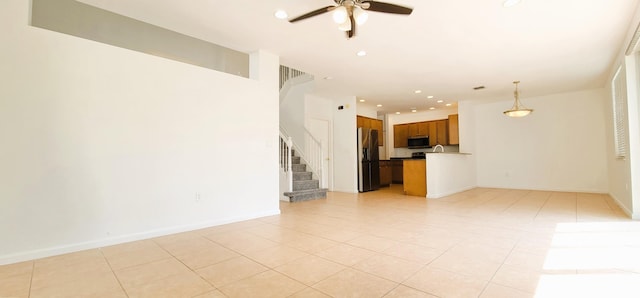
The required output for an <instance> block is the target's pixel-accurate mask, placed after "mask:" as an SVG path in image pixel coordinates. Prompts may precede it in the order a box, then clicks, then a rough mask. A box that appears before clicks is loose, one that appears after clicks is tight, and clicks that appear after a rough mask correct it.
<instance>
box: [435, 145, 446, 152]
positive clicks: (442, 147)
mask: <svg viewBox="0 0 640 298" xmlns="http://www.w3.org/2000/svg"><path fill="white" fill-rule="evenodd" d="M438 147H440V149H442V153H444V146H442V145H440V144H438V145H436V146H435V147H433V152H436V150H437V149H438Z"/></svg>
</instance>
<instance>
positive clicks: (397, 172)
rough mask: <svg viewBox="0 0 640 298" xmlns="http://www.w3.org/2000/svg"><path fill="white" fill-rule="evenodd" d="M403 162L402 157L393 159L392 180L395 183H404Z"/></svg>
mask: <svg viewBox="0 0 640 298" xmlns="http://www.w3.org/2000/svg"><path fill="white" fill-rule="evenodd" d="M402 169H403V163H402V159H393V160H391V182H392V183H394V184H402V182H403V177H402V176H403V175H404V174H403V173H402Z"/></svg>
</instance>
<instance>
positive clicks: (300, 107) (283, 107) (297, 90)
mask: <svg viewBox="0 0 640 298" xmlns="http://www.w3.org/2000/svg"><path fill="white" fill-rule="evenodd" d="M314 86H315V83H314V81H313V80H311V81H304V80H303V81H302V82H301V83H293V82H291V84H286V86H285V88H284V89H283V90H284V91H283V94H286V95H285V96H284V98H283V99H282V101H281V102H280V105H279V111H280V119H279V123H280V124H279V125H280V126H282V127H283V128H284V129H285V130H286V132H287V133H288V134H289V136H290V137H291V138H292V139H293V140H294V142H296V143H297V144H298V145H299V146H302V145H304V144H302V141H299V140H304V135H305V133H304V124H305V122H304V121H305V113H306V109H305V99H304V98H305V94H307V93H308V92H309V91H311V90H313V88H314ZM296 140H298V141H296Z"/></svg>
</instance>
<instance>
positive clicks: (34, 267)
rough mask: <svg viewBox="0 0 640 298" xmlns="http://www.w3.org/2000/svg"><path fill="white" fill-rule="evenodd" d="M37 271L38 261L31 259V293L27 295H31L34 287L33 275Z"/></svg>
mask: <svg viewBox="0 0 640 298" xmlns="http://www.w3.org/2000/svg"><path fill="white" fill-rule="evenodd" d="M35 273H36V261H35V260H33V261H31V277H30V278H29V293H28V294H27V297H31V288H32V287H33V276H34V275H35Z"/></svg>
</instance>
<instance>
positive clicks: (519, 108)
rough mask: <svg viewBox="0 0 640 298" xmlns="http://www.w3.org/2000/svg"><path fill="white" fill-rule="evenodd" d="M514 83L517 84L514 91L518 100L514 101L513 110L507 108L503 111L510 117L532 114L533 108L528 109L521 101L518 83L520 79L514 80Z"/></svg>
mask: <svg viewBox="0 0 640 298" xmlns="http://www.w3.org/2000/svg"><path fill="white" fill-rule="evenodd" d="M513 83H514V84H515V85H516V91H514V92H513V95H514V96H515V98H516V101H515V102H514V103H513V107H511V110H506V111H504V112H503V113H504V114H505V115H507V116H509V117H516V118H517V117H524V116H527V115H529V114H531V112H533V109H527V108H526V107H525V106H523V105H522V104H521V103H520V94H519V93H518V84H519V83H520V81H514V82H513Z"/></svg>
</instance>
